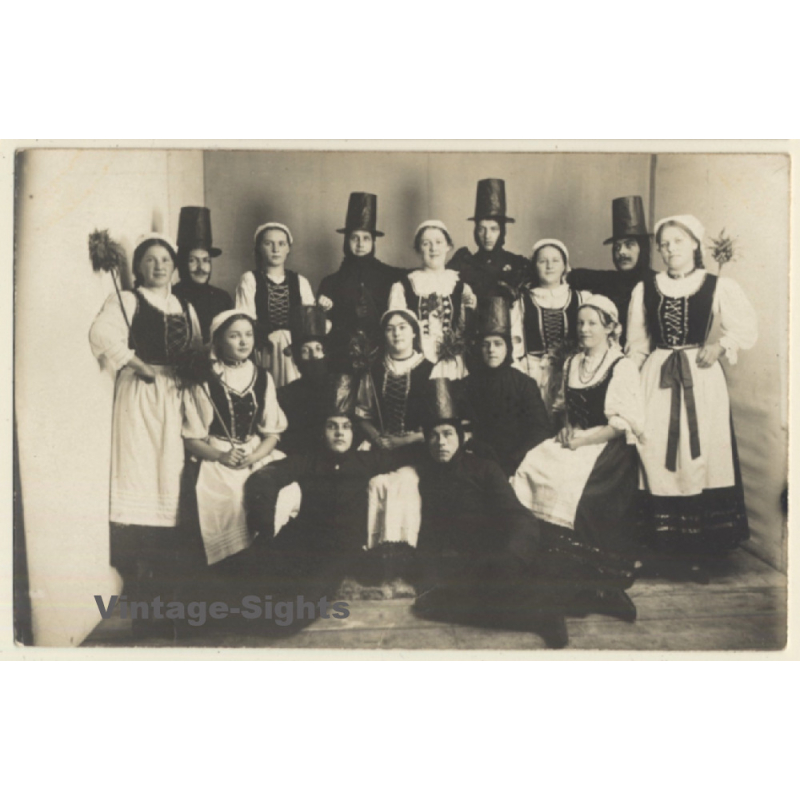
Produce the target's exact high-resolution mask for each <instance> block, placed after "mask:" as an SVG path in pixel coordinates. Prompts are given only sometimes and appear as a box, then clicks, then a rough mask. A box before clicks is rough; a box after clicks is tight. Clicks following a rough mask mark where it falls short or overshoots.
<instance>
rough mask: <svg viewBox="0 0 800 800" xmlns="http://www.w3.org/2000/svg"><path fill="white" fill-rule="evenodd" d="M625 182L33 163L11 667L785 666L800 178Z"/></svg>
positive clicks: (402, 155)
mask: <svg viewBox="0 0 800 800" xmlns="http://www.w3.org/2000/svg"><path fill="white" fill-rule="evenodd" d="M601 149H602V148H601ZM601 149H599V150H598V152H552V151H551V152H534V151H533V149H532V150H531V151H530V152H526V151H523V150H519V151H514V152H511V151H500V150H496V151H484V150H477V149H476V150H475V151H473V152H460V151H452V150H451V151H448V150H447V149H446V148H445V147H441V148H438V149H430V150H415V149H407V150H402V149H398V150H388V149H386V150H376V149H371V150H366V149H363V150H343V149H338V150H337V149H327V150H323V149H297V148H295V149H281V148H277V147H270V146H269V143H265V144H264V146H263V147H262V148H260V149H223V148H219V149H213V148H208V149H193V148H191V147H187V146H185V145H181V146H180V147H179V146H176V147H174V148H170V149H153V148H110V147H102V146H97V147H82V148H78V147H63V148H56V147H32V148H29V149H20V150H17V152H16V153H15V206H14V237H15V263H14V270H15V314H14V317H15V319H14V326H15V341H14V380H15V398H14V466H15V470H14V489H15V508H14V628H15V638H16V641H17V643H18V644H20V645H24V646H28V647H74V648H79V647H80V648H127V647H142V648H143V647H149V648H161V649H162V650H163V649H165V648H166V649H167V651H169V649H170V648H195V649H196V651H197V655H198V656H199V655H201V652H202V651H201V648H231V651H233V649H235V648H253V649H262V650H264V651H265V652H266V651H269V650H289V649H291V650H294V649H302V650H305V651H320V653H321V656H320V657H323V658H324V657H325V653H326V652H328V653H331V652H332V651H334V650H345V651H356V650H361V651H386V650H389V651H398V652H399V651H403V650H407V651H423V650H424V651H439V652H441V654H442V655H443V656H444V654H445V653H448V652H454V651H455V652H463V653H474V652H476V651H494V652H501V651H503V652H506V651H514V652H525V651H550V650H558V651H563V650H566V651H635V652H656V651H667V652H697V651H701V652H733V651H751V652H754V651H777V650H782V649H783V648H784V647H785V646H786V642H787V561H788V558H787V549H788V526H787V513H788V482H787V481H788V441H789V440H788V436H789V434H788V427H789V425H788V419H789V403H788V396H789V259H790V214H791V193H790V174H791V158H790V155H789V154H788V153H781V152H737V153H720V152H676V151H677V150H679V148H675V149H674V150H675V151H669V150H663V151H659V152H642V151H637V152H633V151H632V152H622V151H612V149H611V148H608V149H607V151H606V152H602V151H600V150H601ZM745 149H746V148H745ZM190 657H191V656H190ZM266 657H269V654H268V653H267V655H266Z"/></svg>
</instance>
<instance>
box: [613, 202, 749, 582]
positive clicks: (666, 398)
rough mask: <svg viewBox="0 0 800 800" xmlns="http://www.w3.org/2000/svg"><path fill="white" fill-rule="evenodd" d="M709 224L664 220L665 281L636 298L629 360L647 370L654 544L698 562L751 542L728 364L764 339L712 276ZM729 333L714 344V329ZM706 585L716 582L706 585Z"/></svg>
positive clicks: (730, 288) (657, 277)
mask: <svg viewBox="0 0 800 800" xmlns="http://www.w3.org/2000/svg"><path fill="white" fill-rule="evenodd" d="M704 235H705V230H704V228H703V226H702V224H701V223H700V221H699V220H698V219H697V218H696V217H693V216H691V215H690V214H684V215H680V216H674V217H667V218H665V219H662V220H659V221H658V222H657V223H656V226H655V237H656V244H657V246H658V249H659V252H660V253H661V257H662V259H663V260H664V263H665V264H666V266H667V270H666V272H660V273H655V272H653V273H651V274H649V275H648V276H647V277H646V278H645V280H644V281H642V282H641V283H639V284H638V285H637V286H636V288H635V289H634V291H633V295H632V297H631V306H630V316H629V320H628V323H629V324H628V347H627V352H628V354H629V355H630V357H631V358H632V359H633V360H634V361H635V362H636V363H637V364H638V365H640V366H641V371H642V387H643V390H644V398H645V410H646V419H647V424H646V427H645V440H644V442H643V443H642V444H641V445H640V446H639V454H640V456H641V460H642V475H641V483H640V488H641V489H643V490H645V493H644V494H643V498H642V499H643V503H644V506H645V509H646V511H645V520H646V522H645V525H646V530H645V534H646V536H647V538H648V540H649V542H650V544H652V545H654V546H655V547H656V548H657V549H659V550H662V551H664V552H666V553H668V554H670V555H675V556H677V557H678V559H679V560H678V561H677V562H676V564H678V565H679V564H681V563H683V559H687V560H688V562H693V563H691V566H692V568H693V570H694V571H695V572H696V573H697V575H696V576H695V577H698V578H700V579H701V580H702V579H703V577H704V576H703V575H702V569H701V568H700V567H699V564H698V560H699V559H701V558H702V557H704V556H712V555H720V554H723V553H725V552H727V551H729V550H731V549H733V548H734V547H736V546H737V545H738V544H739V543H741V542H743V541H744V540H745V539H747V538H748V536H749V530H748V525H747V514H746V512H745V507H744V492H743V488H742V480H741V474H740V471H739V459H738V456H737V453H736V439H735V437H734V434H733V422H732V418H731V409H730V398H729V396H728V388H727V384H726V381H725V373H724V372H723V370H722V366H721V365H720V363H719V359H720V356H721V355H722V354H723V353H724V354H725V356H726V357H727V359H728V363H729V364H735V363H736V361H737V354H738V351H739V350H740V349H745V350H746V349H749V348H750V347H752V346H753V345H754V344H755V342H756V339H757V336H758V328H757V321H756V316H755V312H754V310H753V307H752V305H751V304H750V301H749V300H748V299H747V297H746V296H745V294H744V292H743V291H742V290H741V288H740V287H739V286H738V284H736V283H735V282H734V281H732V280H731V279H730V278H724V277H717V276H715V275H711V274H709V273H708V272H706V270H705V269H704V265H703V254H702V242H703V237H704ZM712 318H716V319H718V321H719V324H720V331H721V335H720V337H719V339H718V340H717V341H710V340H709V333H710V331H711V330H712V326H711V320H712ZM705 580H707V577H706V578H705Z"/></svg>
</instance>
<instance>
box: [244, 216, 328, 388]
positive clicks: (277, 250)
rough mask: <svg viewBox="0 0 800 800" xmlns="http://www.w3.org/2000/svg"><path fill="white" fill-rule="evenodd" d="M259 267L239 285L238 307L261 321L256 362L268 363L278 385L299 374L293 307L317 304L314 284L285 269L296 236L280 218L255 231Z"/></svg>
mask: <svg viewBox="0 0 800 800" xmlns="http://www.w3.org/2000/svg"><path fill="white" fill-rule="evenodd" d="M254 241H255V260H256V268H255V269H253V270H251V271H250V272H245V274H244V275H242V277H241V279H240V280H239V286H238V287H237V289H236V308H237V309H239V310H240V311H245V312H246V313H248V314H249V315H250V316H251V317H254V318H255V319H256V320H257V321H258V325H259V328H260V331H261V333H260V335H259V341H257V342H256V348H257V349H256V362H257V363H258V364H259V366H262V367H266V368H267V369H268V370H269V371H270V374H271V375H272V378H273V380H274V381H275V386H277V387H278V388H279V389H280V387H281V386H285V385H286V384H287V383H291V382H292V381H294V380H297V379H298V378H299V377H300V372H299V370H298V369H297V365H296V364H295V363H294V358H293V356H292V349H291V344H292V332H293V328H294V326H295V325H296V322H295V320H296V319H298V317H296V315H295V314H293V313H292V312H293V310H294V309H296V308H297V307H298V306H302V305H307V306H313V305H314V304H315V302H316V301H315V299H314V292H313V291H312V289H311V284H310V283H309V282H308V280H307V279H306V278H305V277H304V276H303V275H300V274H298V273H297V272H294V271H293V270H290V269H286V266H285V264H286V259H287V257H288V256H289V253H290V251H291V249H292V244H293V242H294V240H293V239H292V232H291V231H290V230H289V228H288V227H286V225H284V224H283V223H281V222H266V223H264V224H263V225H259V227H258V228H257V229H256V232H255V235H254Z"/></svg>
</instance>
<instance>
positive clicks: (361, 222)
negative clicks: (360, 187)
mask: <svg viewBox="0 0 800 800" xmlns="http://www.w3.org/2000/svg"><path fill="white" fill-rule="evenodd" d="M377 224H378V196H377V195H374V194H368V193H367V192H352V193H351V194H350V200H349V201H348V203H347V216H346V217H345V221H344V228H338V229H337V231H336V233H350V232H352V231H368V232H369V233H371V234H372V235H373V236H383V231H379V230H377V228H376V225H377Z"/></svg>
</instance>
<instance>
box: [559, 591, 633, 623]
mask: <svg viewBox="0 0 800 800" xmlns="http://www.w3.org/2000/svg"><path fill="white" fill-rule="evenodd" d="M573 607H574V608H576V609H577V610H578V611H580V612H582V613H579V614H576V616H586V615H587V614H603V615H604V616H606V617H614V619H620V620H622V621H623V622H635V621H636V606H635V605H634V604H633V600H631V598H630V597H628V595H627V594H626V593H625V592H624V591H622V589H598V590H597V591H592V592H581V593H580V594H579V595H578V596H577V597H576V598H575V602H574V603H573Z"/></svg>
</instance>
